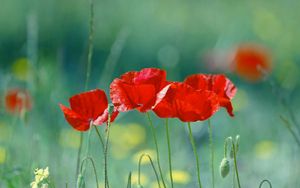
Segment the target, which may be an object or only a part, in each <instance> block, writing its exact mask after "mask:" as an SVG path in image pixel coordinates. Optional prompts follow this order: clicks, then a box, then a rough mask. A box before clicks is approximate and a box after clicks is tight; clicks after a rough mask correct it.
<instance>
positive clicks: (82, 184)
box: [76, 174, 85, 188]
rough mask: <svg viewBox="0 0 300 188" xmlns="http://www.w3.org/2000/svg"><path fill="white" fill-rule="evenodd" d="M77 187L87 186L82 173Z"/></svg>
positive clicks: (83, 187)
mask: <svg viewBox="0 0 300 188" xmlns="http://www.w3.org/2000/svg"><path fill="white" fill-rule="evenodd" d="M76 188H85V181H84V177H83V176H82V175H81V174H79V175H78V178H77V186H76Z"/></svg>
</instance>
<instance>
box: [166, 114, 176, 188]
mask: <svg viewBox="0 0 300 188" xmlns="http://www.w3.org/2000/svg"><path fill="white" fill-rule="evenodd" d="M165 126H166V134H167V142H168V157H169V170H170V180H171V187H172V188H173V187H174V185H173V174H172V158H171V144H170V135H169V123H168V118H167V119H166V124H165Z"/></svg>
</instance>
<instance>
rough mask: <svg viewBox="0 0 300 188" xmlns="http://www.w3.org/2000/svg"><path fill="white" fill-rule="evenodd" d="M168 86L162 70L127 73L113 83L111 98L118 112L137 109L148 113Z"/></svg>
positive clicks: (151, 69) (153, 69)
mask: <svg viewBox="0 0 300 188" xmlns="http://www.w3.org/2000/svg"><path fill="white" fill-rule="evenodd" d="M167 84H168V82H167V81H166V72H165V71H164V70H161V69H157V68H145V69H142V70H141V71H139V72H135V71H133V72H127V73H125V74H123V75H122V76H121V77H120V78H116V79H115V80H114V81H113V82H112V83H111V85H110V97H111V99H112V103H113V104H114V106H115V107H116V108H117V110H118V111H123V112H124V111H128V110H132V109H135V108H137V109H138V110H139V111H140V112H146V111H147V110H149V109H151V107H152V106H153V105H154V104H155V100H156V94H157V93H158V92H159V91H160V90H161V89H162V88H163V87H164V86H166V85H167Z"/></svg>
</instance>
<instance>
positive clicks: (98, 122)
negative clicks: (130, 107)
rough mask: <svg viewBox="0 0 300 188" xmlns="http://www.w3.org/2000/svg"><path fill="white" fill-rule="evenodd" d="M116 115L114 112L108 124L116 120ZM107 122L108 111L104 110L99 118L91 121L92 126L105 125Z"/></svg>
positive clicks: (116, 112)
mask: <svg viewBox="0 0 300 188" xmlns="http://www.w3.org/2000/svg"><path fill="white" fill-rule="evenodd" d="M118 114H119V112H118V111H116V110H115V111H114V112H113V113H112V115H111V117H110V122H113V121H114V120H115V119H116V117H117V116H118ZM107 121H108V109H106V110H105V111H104V113H103V114H102V115H101V116H99V117H98V118H97V119H96V120H95V121H93V124H94V125H102V124H103V123H105V122H107Z"/></svg>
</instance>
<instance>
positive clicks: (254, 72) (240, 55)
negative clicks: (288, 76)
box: [233, 44, 272, 81]
mask: <svg viewBox="0 0 300 188" xmlns="http://www.w3.org/2000/svg"><path fill="white" fill-rule="evenodd" d="M271 68H272V67H271V56H270V54H269V53H268V51H267V50H266V49H264V48H263V47H261V46H259V45H255V44H244V45H241V46H239V47H238V48H237V49H236V53H235V56H234V62H233V69H234V70H235V72H236V73H237V74H238V75H239V76H240V77H242V78H244V79H246V80H248V81H258V80H260V79H262V78H263V77H264V74H266V73H269V72H270V71H271Z"/></svg>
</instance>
